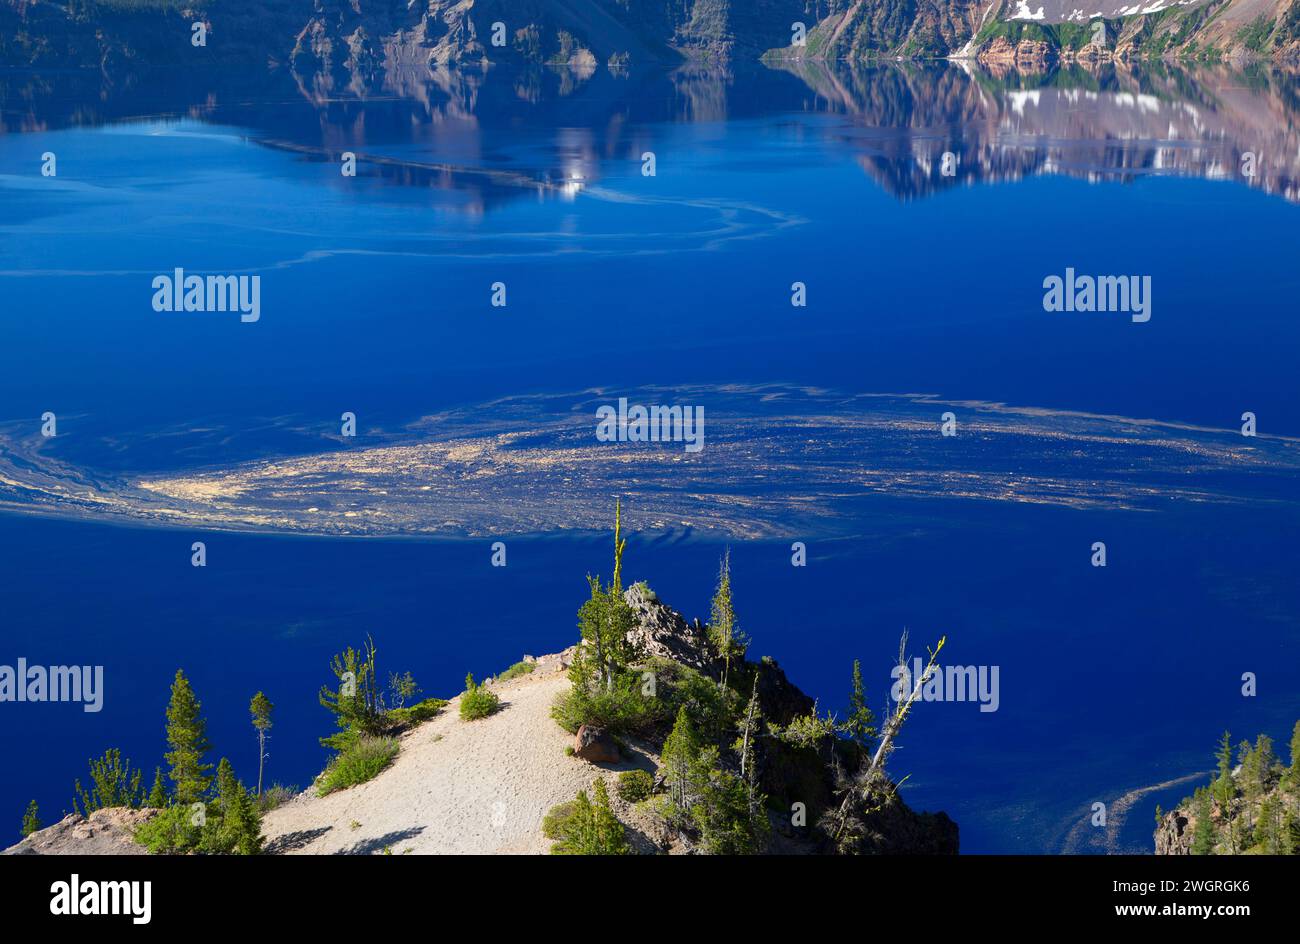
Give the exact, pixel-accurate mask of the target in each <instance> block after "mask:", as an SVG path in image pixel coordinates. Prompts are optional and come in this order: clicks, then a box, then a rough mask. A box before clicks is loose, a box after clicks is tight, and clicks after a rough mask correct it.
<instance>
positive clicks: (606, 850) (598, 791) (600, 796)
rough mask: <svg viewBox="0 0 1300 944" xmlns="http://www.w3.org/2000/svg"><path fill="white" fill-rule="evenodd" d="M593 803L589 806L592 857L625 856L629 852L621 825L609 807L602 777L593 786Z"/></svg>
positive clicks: (606, 790) (607, 791) (607, 793)
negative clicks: (592, 847)
mask: <svg viewBox="0 0 1300 944" xmlns="http://www.w3.org/2000/svg"><path fill="white" fill-rule="evenodd" d="M592 792H593V794H594V802H593V803H592V806H591V813H592V834H593V838H594V840H595V843H594V846H595V847H594V850H593V854H594V855H626V854H627V853H629V852H630V851H631V849H630V848H629V846H628V842H627V834H626V833H625V832H624V830H623V824H622V823H620V822H619V821H618V817H617V816H615V815H614V811H613V810H612V809H611V808H610V805H609V790H608V789H607V788H606V787H605V780H604V778H603V777H597V778H596V783H595V784H594V785H593V788H592Z"/></svg>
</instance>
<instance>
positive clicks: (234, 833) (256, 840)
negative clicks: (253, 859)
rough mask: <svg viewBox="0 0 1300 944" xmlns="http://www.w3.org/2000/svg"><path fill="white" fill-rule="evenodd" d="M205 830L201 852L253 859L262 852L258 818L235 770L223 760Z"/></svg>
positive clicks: (218, 770)
mask: <svg viewBox="0 0 1300 944" xmlns="http://www.w3.org/2000/svg"><path fill="white" fill-rule="evenodd" d="M212 812H213V814H215V815H210V816H209V818H208V824H207V827H206V828H205V830H204V837H203V848H204V851H207V852H214V853H226V854H228V853H232V852H235V853H238V854H240V855H255V854H256V853H258V852H260V851H261V848H262V838H261V831H262V829H261V827H262V822H261V817H260V816H259V815H258V813H257V808H256V806H255V804H254V802H253V799H252V797H250V796H249V795H248V791H247V790H245V789H244V785H243V784H242V783H240V782H239V779H238V778H237V777H236V776H235V768H234V767H233V766H232V765H231V763H230V761H229V760H227V759H226V758H224V757H223V758H221V762H220V763H219V764H218V765H217V796H216V799H215V800H214V801H213V803H212Z"/></svg>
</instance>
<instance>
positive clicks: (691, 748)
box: [659, 705, 701, 825]
mask: <svg viewBox="0 0 1300 944" xmlns="http://www.w3.org/2000/svg"><path fill="white" fill-rule="evenodd" d="M700 751H701V745H700V737H699V734H698V733H697V732H696V730H695V725H694V724H693V723H692V722H691V716H690V715H689V714H688V713H687V711H686V706H685V705H683V706H682V707H681V708H679V709H678V710H677V720H676V722H675V723H674V724H673V730H672V733H671V734H669V735H668V738H667V740H665V741H664V746H663V750H662V752H661V753H660V761H659V763H660V767H661V768H662V770H663V775H664V784H665V785H666V786H667V787H668V800H669V804H670V806H671V807H672V814H673V816H674V818H675V819H676V820H677V822H678V824H679V825H680V824H681V823H683V822H685V821H686V820H687V819H688V818H689V817H690V812H691V807H692V806H693V805H694V803H695V799H696V796H697V794H698V789H699V773H700V771H699V764H700Z"/></svg>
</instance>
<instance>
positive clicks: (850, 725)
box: [844, 659, 878, 748]
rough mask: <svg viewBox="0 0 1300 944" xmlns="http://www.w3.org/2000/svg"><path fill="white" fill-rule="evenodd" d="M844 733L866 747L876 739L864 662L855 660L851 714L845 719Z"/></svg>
mask: <svg viewBox="0 0 1300 944" xmlns="http://www.w3.org/2000/svg"><path fill="white" fill-rule="evenodd" d="M844 733H845V734H846V735H848V737H849V739H850V740H852V741H854V742H856V743H857V744H859V745H861V746H862V747H865V748H870V747H871V742H872V741H874V740H875V738H876V734H877V733H878V732H877V731H876V716H875V713H874V712H872V710H871V709H870V708H869V707H867V691H866V687H865V686H864V685H863V684H862V663H861V662H860V661H859V660H857V659H854V660H853V690H852V691H851V692H850V693H849V715H848V717H847V718H845V719H844Z"/></svg>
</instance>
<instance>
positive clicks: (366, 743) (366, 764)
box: [316, 735, 399, 796]
mask: <svg viewBox="0 0 1300 944" xmlns="http://www.w3.org/2000/svg"><path fill="white" fill-rule="evenodd" d="M398 749H399V748H398V744H397V738H391V737H372V736H370V735H362V736H361V737H359V738H357V739H356V740H355V741H353V742H352V743H351V744H349V745H348V746H347V747H346V748H344V749H343V751H342V752H340V753H339V754H337V755H336V756H335V757H334V759H333V760H331V761H330V762H329V766H328V767H326V768H325V772H324V773H323V774H321V779H320V782H319V784H318V785H317V788H316V792H317V793H318V794H319V795H320V796H325V795H326V794H327V793H333V792H334V791H335V790H345V789H347V788H348V787H354V786H356V785H357V784H359V783H365V782H366V781H367V780H373V779H374V778H375V777H377V776H378V775H379V773H380V771H382V770H383V769H384V768H385V767H387V766H388V765H389V764H391V763H392V762H393V758H394V757H396V756H397V752H398Z"/></svg>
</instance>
